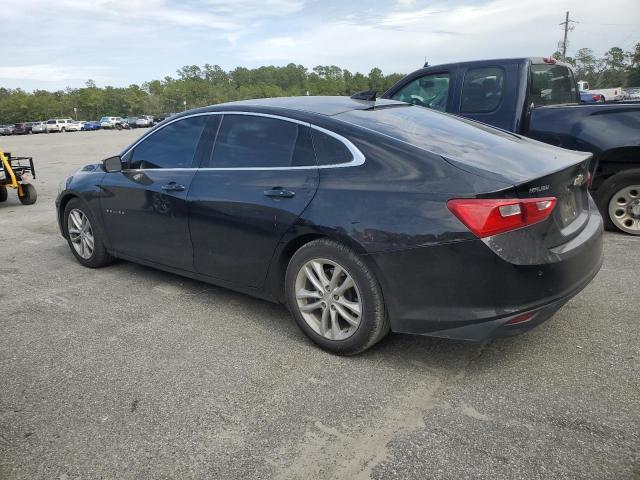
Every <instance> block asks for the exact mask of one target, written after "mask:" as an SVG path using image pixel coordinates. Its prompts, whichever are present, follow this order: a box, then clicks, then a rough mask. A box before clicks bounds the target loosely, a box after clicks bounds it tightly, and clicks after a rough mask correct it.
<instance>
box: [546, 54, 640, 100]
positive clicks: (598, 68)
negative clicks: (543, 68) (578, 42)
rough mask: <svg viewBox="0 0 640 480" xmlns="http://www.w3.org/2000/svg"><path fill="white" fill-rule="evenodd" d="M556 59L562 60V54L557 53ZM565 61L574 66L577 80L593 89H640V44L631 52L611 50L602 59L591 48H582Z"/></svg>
mask: <svg viewBox="0 0 640 480" xmlns="http://www.w3.org/2000/svg"><path fill="white" fill-rule="evenodd" d="M554 57H556V58H562V54H561V53H560V52H556V53H555V54H554ZM565 61H566V62H567V63H570V64H571V65H573V67H574V68H575V71H576V76H577V79H578V80H585V81H587V82H589V87H590V88H591V89H594V88H616V87H640V43H636V44H635V46H634V47H633V48H632V50H630V51H624V50H623V49H622V48H620V47H613V48H610V49H609V50H608V51H607V52H606V53H605V54H604V56H602V57H601V58H598V57H596V56H595V54H594V53H593V50H591V49H590V48H581V49H580V50H578V51H577V52H576V53H575V55H574V56H573V57H571V56H567V57H566V59H565Z"/></svg>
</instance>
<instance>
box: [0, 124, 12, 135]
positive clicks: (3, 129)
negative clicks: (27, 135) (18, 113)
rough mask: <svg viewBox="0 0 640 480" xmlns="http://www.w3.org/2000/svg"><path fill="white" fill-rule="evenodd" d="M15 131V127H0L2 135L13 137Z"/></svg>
mask: <svg viewBox="0 0 640 480" xmlns="http://www.w3.org/2000/svg"><path fill="white" fill-rule="evenodd" d="M14 130H15V127H14V126H13V125H0V135H13V131H14Z"/></svg>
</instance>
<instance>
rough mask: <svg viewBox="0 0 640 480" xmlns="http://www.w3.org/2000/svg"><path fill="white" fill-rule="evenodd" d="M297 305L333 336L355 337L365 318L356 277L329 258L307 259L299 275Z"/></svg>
mask: <svg viewBox="0 0 640 480" xmlns="http://www.w3.org/2000/svg"><path fill="white" fill-rule="evenodd" d="M295 294H296V302H297V307H298V309H299V311H300V314H301V315H302V318H303V319H304V321H305V322H306V323H307V325H309V327H311V328H312V329H313V331H314V332H316V333H317V334H318V335H321V336H323V337H324V338H327V339H329V340H345V339H347V338H349V337H351V336H352V335H353V334H354V333H355V332H356V330H357V329H358V326H359V325H360V319H361V318H362V297H361V295H360V292H359V290H358V286H357V285H356V283H355V280H354V279H353V277H352V276H351V275H350V274H349V272H347V270H346V269H345V268H344V267H342V266H341V265H339V264H338V263H336V262H334V261H332V260H328V259H325V258H316V259H313V260H309V261H308V262H306V263H305V264H304V265H303V266H302V268H300V270H299V272H298V275H297V276H296V283H295Z"/></svg>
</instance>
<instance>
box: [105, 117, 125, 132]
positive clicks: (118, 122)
mask: <svg viewBox="0 0 640 480" xmlns="http://www.w3.org/2000/svg"><path fill="white" fill-rule="evenodd" d="M100 128H104V129H119V130H120V129H122V117H102V118H101V119H100Z"/></svg>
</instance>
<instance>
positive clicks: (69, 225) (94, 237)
mask: <svg viewBox="0 0 640 480" xmlns="http://www.w3.org/2000/svg"><path fill="white" fill-rule="evenodd" d="M63 225H64V228H65V234H66V237H67V242H68V243H69V247H70V248H71V253H73V255H74V256H75V257H76V259H77V260H78V262H80V263H81V264H82V265H84V266H85V267H89V268H98V267H102V266H104V265H108V264H109V263H111V262H112V261H113V257H112V256H111V255H109V253H108V252H107V249H106V248H105V246H104V243H103V241H102V238H101V236H100V231H99V229H98V226H97V223H96V221H95V219H94V218H93V215H92V214H91V212H90V211H89V209H88V207H87V206H86V205H85V204H84V203H83V202H82V201H81V200H80V199H78V198H74V199H72V200H70V201H69V203H67V206H66V207H65V209H64V222H63Z"/></svg>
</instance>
